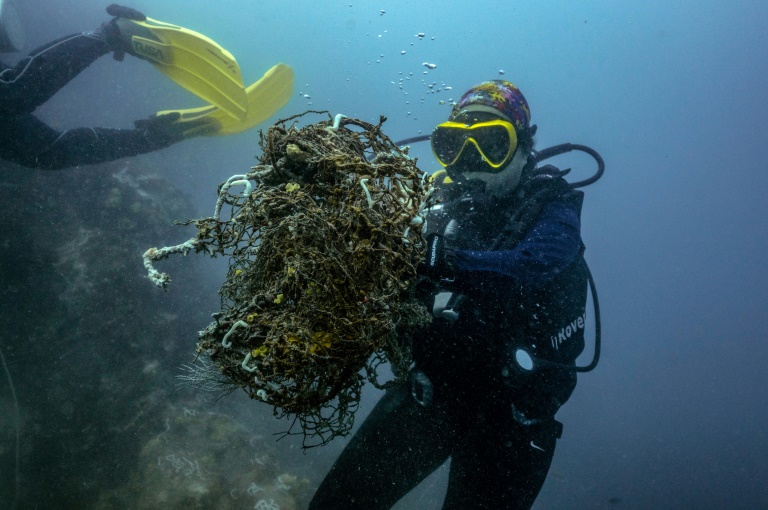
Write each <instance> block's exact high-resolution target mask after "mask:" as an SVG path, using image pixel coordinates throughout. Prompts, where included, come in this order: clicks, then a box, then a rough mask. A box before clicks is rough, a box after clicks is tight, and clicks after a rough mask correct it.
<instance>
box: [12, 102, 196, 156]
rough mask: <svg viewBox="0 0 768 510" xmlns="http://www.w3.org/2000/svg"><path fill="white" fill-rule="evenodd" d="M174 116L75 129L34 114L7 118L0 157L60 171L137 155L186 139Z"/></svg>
mask: <svg viewBox="0 0 768 510" xmlns="http://www.w3.org/2000/svg"><path fill="white" fill-rule="evenodd" d="M175 119H176V117H174V116H161V117H154V118H152V119H149V120H145V121H140V122H139V123H138V125H137V129H106V128H76V129H70V130H67V131H64V132H59V131H57V130H55V129H53V128H51V127H50V126H48V125H46V124H45V123H43V122H42V121H40V120H39V119H37V118H35V117H34V116H33V115H30V114H26V115H18V116H15V117H11V118H8V119H6V122H7V124H6V127H8V128H9V129H8V134H7V135H5V136H4V137H2V138H0V158H2V159H6V160H9V161H13V162H14V163H18V164H20V165H22V166H26V167H28V168H41V169H45V170H58V169H61V168H67V167H72V166H78V165H90V164H94V163H102V162H105V161H112V160H115V159H120V158H124V157H127V156H136V155H138V154H143V153H146V152H151V151H155V150H158V149H162V148H163V147H167V146H169V145H171V144H173V143H175V142H178V141H180V140H182V139H183V138H184V136H183V133H182V132H181V131H180V130H179V128H178V127H177V126H178V125H177V124H175V123H174V122H173V121H174V120H175Z"/></svg>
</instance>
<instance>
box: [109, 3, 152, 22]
mask: <svg viewBox="0 0 768 510" xmlns="http://www.w3.org/2000/svg"><path fill="white" fill-rule="evenodd" d="M107 14H109V15H110V16H114V17H115V18H126V19H133V20H136V21H146V20H147V17H146V16H145V15H144V13H143V12H141V11H137V10H136V9H131V8H130V7H125V6H124V5H117V4H111V5H110V6H109V7H107Z"/></svg>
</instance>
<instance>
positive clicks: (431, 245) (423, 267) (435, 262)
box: [417, 234, 454, 280]
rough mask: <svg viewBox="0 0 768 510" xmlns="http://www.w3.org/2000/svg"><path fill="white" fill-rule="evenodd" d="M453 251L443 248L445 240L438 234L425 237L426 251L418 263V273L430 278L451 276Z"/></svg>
mask: <svg viewBox="0 0 768 510" xmlns="http://www.w3.org/2000/svg"><path fill="white" fill-rule="evenodd" d="M452 262H453V252H452V251H451V250H446V249H445V240H444V239H443V236H441V235H440V234H431V235H430V236H429V237H427V253H426V258H425V260H424V262H422V263H421V264H419V266H418V268H417V269H418V273H419V274H421V275H423V276H426V277H427V278H430V279H432V280H443V279H450V278H453V275H454V269H453V263H452Z"/></svg>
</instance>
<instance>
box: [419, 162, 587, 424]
mask: <svg viewBox="0 0 768 510" xmlns="http://www.w3.org/2000/svg"><path fill="white" fill-rule="evenodd" d="M562 175H563V173H562V172H560V171H558V170H557V169H556V168H555V167H552V166H545V167H542V168H535V169H531V170H529V171H528V172H527V173H526V175H524V177H523V181H522V182H521V183H520V186H519V187H518V189H517V190H516V192H515V194H514V196H512V197H508V198H505V199H500V198H497V197H494V196H492V195H490V194H487V193H485V192H483V190H481V189H478V188H477V187H473V186H471V185H465V184H446V185H441V186H439V191H438V197H437V201H436V205H434V206H433V207H432V208H430V210H429V211H428V213H427V216H426V225H425V237H428V236H429V235H430V234H432V233H437V234H440V235H442V236H443V237H444V239H445V246H446V249H449V250H481V251H495V250H511V249H514V248H515V246H516V245H517V244H518V243H519V242H520V241H521V240H522V239H523V238H524V237H525V236H526V234H527V233H528V232H529V231H530V230H531V228H532V227H533V226H534V225H535V224H536V222H537V221H538V219H539V217H540V216H541V213H542V211H543V209H544V208H545V207H546V206H547V205H549V204H551V203H553V202H555V201H562V202H567V203H568V205H570V206H571V207H573V208H574V209H575V210H576V211H578V213H579V215H580V213H581V204H582V201H583V193H582V192H581V191H577V190H574V189H572V188H571V187H570V186H569V184H568V183H567V182H566V181H565V179H564V178H563V177H562ZM583 252H584V246H583V244H582V245H581V250H580V251H579V254H578V256H577V257H576V259H575V260H574V262H572V263H571V264H570V265H569V266H568V267H567V268H566V269H565V270H564V271H562V272H561V273H560V274H558V275H557V276H555V277H554V278H553V279H552V280H551V281H550V282H549V283H547V284H546V285H544V286H543V287H542V288H539V289H536V290H532V289H528V288H526V287H525V286H524V285H523V284H522V283H516V282H511V283H510V282H506V284H505V286H500V285H499V282H498V281H487V282H484V281H475V282H473V288H474V289H476V290H478V291H477V292H472V291H471V290H468V289H466V288H461V286H460V285H459V286H458V288H457V286H456V285H455V284H454V283H452V282H443V284H441V285H440V286H438V287H437V288H435V289H433V291H432V292H431V293H430V295H429V297H428V298H427V299H428V301H430V303H428V306H430V308H431V309H432V311H433V314H434V315H435V321H434V324H433V327H432V328H431V330H430V331H429V333H428V334H427V335H426V337H427V338H424V339H423V341H422V340H419V341H417V342H416V343H415V345H414V360H415V361H416V364H417V367H419V368H420V369H421V370H424V371H425V373H426V374H427V376H428V377H429V378H430V379H431V380H432V381H433V382H434V383H435V384H437V385H444V386H461V387H468V386H471V387H475V388H476V387H478V385H479V386H480V387H484V388H486V389H487V390H488V393H487V394H488V395H493V397H492V398H496V397H498V395H499V390H500V388H506V389H507V393H510V391H509V390H511V393H512V394H514V395H515V397H514V402H515V406H516V407H517V408H518V409H520V410H521V412H523V413H524V414H525V416H541V417H543V416H552V415H554V413H555V412H556V411H557V408H559V407H560V405H562V404H563V403H564V402H565V401H566V400H567V399H568V398H569V397H570V395H571V393H572V391H573V389H574V387H575V385H576V374H575V372H574V371H572V370H567V369H564V367H568V366H574V363H575V360H576V358H577V357H578V356H579V354H580V353H581V352H582V350H583V349H584V326H585V322H586V299H587V269H586V264H585V262H584V258H583ZM521 347H522V348H524V349H525V351H526V352H529V353H530V354H531V356H533V357H534V358H536V359H540V360H545V361H547V362H550V363H553V364H552V365H551V366H545V367H542V368H540V369H538V370H535V371H528V372H526V371H523V370H519V369H518V368H519V366H518V364H517V362H516V360H515V355H516V352H517V350H518V348H521ZM554 364H557V365H558V366H555V365H554Z"/></svg>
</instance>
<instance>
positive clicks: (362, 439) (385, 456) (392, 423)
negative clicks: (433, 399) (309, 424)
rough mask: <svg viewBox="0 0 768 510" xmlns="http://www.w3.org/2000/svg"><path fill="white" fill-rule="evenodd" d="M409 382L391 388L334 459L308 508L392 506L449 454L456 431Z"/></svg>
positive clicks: (373, 508) (384, 507) (333, 509)
mask: <svg viewBox="0 0 768 510" xmlns="http://www.w3.org/2000/svg"><path fill="white" fill-rule="evenodd" d="M445 416H446V415H445V414H444V412H443V411H442V410H441V409H440V407H439V406H435V405H432V406H429V407H427V408H424V407H421V406H420V405H418V404H417V403H416V402H415V401H414V400H413V397H411V395H410V389H409V388H408V386H407V385H401V386H399V387H396V388H393V389H390V390H388V391H387V393H386V394H385V395H384V397H383V398H382V399H381V400H380V401H379V403H378V404H377V405H376V407H375V408H374V409H373V411H372V412H371V415H370V416H369V417H368V418H367V419H366V420H365V422H364V423H363V425H362V426H361V427H360V430H359V431H358V432H357V433H356V434H355V436H354V437H353V438H352V440H351V441H350V442H349V444H348V445H347V447H346V448H345V449H344V451H343V452H342V453H341V455H340V456H339V458H338V459H337V460H336V462H335V463H334V465H333V467H332V468H331V471H330V472H329V473H328V475H327V476H326V477H325V480H323V483H322V484H321V485H320V488H319V489H318V490H317V493H315V496H314V498H313V499H312V502H311V503H310V505H309V508H310V510H321V509H328V510H331V509H332V510H340V509H345V510H347V509H349V510H351V509H357V508H360V509H364V510H375V509H388V508H391V507H392V505H394V504H395V503H396V502H397V501H398V500H399V499H400V498H402V497H403V496H404V495H405V494H407V493H408V492H409V491H410V490H411V489H412V488H414V487H415V486H416V485H418V483H419V482H421V480H423V479H424V478H426V477H427V475H429V474H430V473H431V472H432V471H434V470H435V469H437V468H438V467H440V465H441V464H442V463H443V462H444V461H445V460H446V459H447V458H448V455H449V454H450V450H451V447H452V443H453V442H454V440H455V436H456V430H455V428H454V427H453V425H452V423H450V420H448V419H446V418H445Z"/></svg>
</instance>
